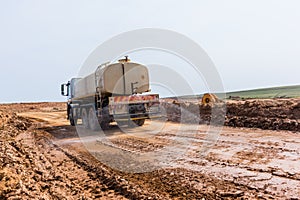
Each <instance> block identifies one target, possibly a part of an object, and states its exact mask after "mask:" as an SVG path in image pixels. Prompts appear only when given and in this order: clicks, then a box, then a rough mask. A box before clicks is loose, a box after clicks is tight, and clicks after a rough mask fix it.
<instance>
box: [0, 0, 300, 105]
mask: <svg viewBox="0 0 300 200" xmlns="http://www.w3.org/2000/svg"><path fill="white" fill-rule="evenodd" d="M299 10H300V1H298V0H294V1H292V0H285V1H284V0H251V1H250V0H248V1H243V0H226V1H221V0H220V1H216V0H210V1H209V0H207V1H200V0H194V1H174V0H173V1H172V0H152V1H138V0H132V1H129V0H128V1H125V0H119V1H113V0H112V1H104V0H102V1H96V0H95V1H92V0H91V1H83V0H82V1H60V0H49V1H38V0H35V1H30V0H26V1H25V0H24V1H17V0H7V1H5V0H2V1H0V69H1V71H0V90H1V95H0V102H22V101H64V100H65V98H64V97H61V96H60V84H61V83H63V82H66V81H67V80H68V79H70V78H71V77H73V76H76V74H77V72H78V70H79V69H80V66H81V65H82V63H83V62H84V60H85V59H86V58H87V57H88V55H89V53H90V52H91V51H93V50H94V49H95V48H96V47H97V46H98V45H100V44H101V43H102V42H104V41H106V40H107V39H109V38H111V37H112V36H115V35H117V34H120V33H122V32H125V31H130V30H134V29H139V28H146V27H148V28H152V27H153V28H163V29H169V30H173V31H176V32H179V33H182V34H184V35H186V36H188V37H189V38H191V39H192V40H194V41H196V42H197V43H198V44H199V45H200V46H201V47H202V48H204V49H205V50H206V52H207V53H208V55H209V56H210V57H211V58H212V60H213V61H214V63H215V65H216V67H217V69H218V71H219V73H220V75H221V77H222V80H223V83H224V87H225V90H226V91H232V90H241V89H249V88H258V87H267V86H278V85H291V84H300V82H299V74H300V55H299V54H300V12H299ZM135 60H137V59H136V58H135Z"/></svg>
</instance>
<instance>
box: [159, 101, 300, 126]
mask: <svg viewBox="0 0 300 200" xmlns="http://www.w3.org/2000/svg"><path fill="white" fill-rule="evenodd" d="M161 106H162V107H163V109H165V110H166V114H167V119H168V120H169V121H173V122H182V123H196V124H197V123H199V124H210V123H212V122H213V123H214V124H216V125H222V124H224V125H226V126H233V127H249V128H261V129H269V130H290V131H300V123H299V122H300V100H299V99H276V100H275V99H268V100H246V101H229V102H227V103H226V105H225V104H223V103H217V104H215V105H214V106H210V105H201V103H200V102H199V103H194V102H179V101H177V100H164V101H163V102H162V103H161ZM225 113H226V115H225ZM224 117H225V119H224Z"/></svg>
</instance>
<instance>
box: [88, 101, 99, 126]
mask: <svg viewBox="0 0 300 200" xmlns="http://www.w3.org/2000/svg"><path fill="white" fill-rule="evenodd" d="M88 121H89V126H90V128H91V130H93V131H97V130H99V128H100V126H99V121H98V117H97V116H96V111H95V109H94V108H92V107H91V108H90V109H89V120H88Z"/></svg>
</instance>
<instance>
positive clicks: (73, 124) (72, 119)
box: [69, 108, 77, 126]
mask: <svg viewBox="0 0 300 200" xmlns="http://www.w3.org/2000/svg"><path fill="white" fill-rule="evenodd" d="M69 121H70V124H71V126H76V125H77V117H74V114H73V109H72V108H70V110H69Z"/></svg>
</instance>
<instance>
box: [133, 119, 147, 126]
mask: <svg viewBox="0 0 300 200" xmlns="http://www.w3.org/2000/svg"><path fill="white" fill-rule="evenodd" d="M133 122H134V123H135V124H136V125H138V126H143V125H144V123H145V119H137V120H134V121H133Z"/></svg>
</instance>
